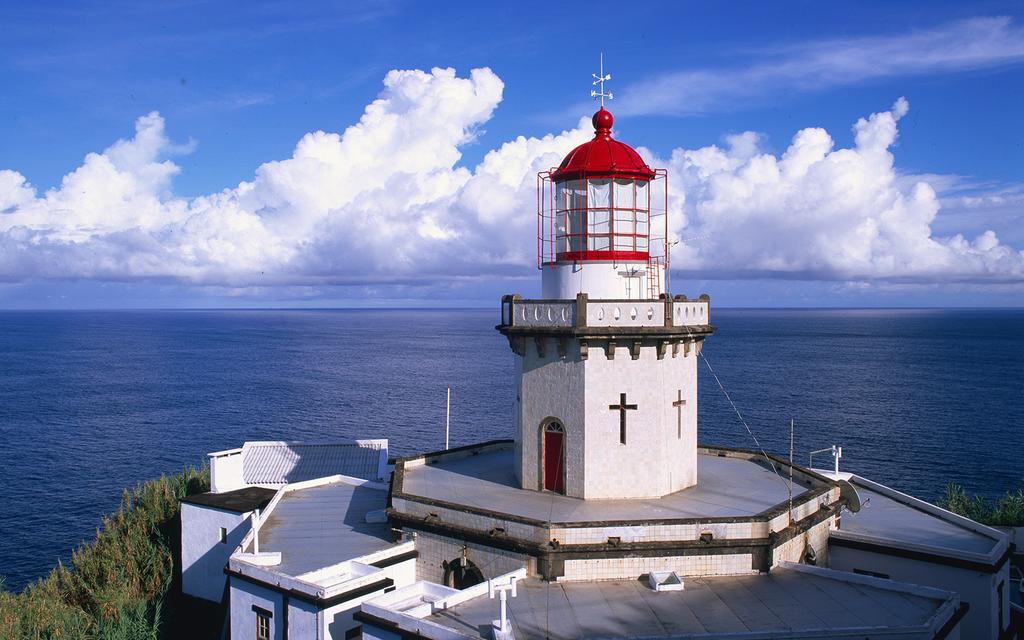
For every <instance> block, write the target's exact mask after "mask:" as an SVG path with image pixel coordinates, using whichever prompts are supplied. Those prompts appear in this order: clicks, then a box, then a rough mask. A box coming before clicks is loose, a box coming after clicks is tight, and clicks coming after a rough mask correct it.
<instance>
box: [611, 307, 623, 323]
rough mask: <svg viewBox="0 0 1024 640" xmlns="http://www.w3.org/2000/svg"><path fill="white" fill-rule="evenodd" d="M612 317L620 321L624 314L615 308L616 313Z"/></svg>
mask: <svg viewBox="0 0 1024 640" xmlns="http://www.w3.org/2000/svg"><path fill="white" fill-rule="evenodd" d="M612 315H613V316H614V317H615V319H616V320H618V319H619V317H621V316H622V312H621V311H619V308H618V307H615V312H614V313H613V314H612Z"/></svg>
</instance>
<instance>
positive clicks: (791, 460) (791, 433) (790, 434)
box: [789, 418, 796, 524]
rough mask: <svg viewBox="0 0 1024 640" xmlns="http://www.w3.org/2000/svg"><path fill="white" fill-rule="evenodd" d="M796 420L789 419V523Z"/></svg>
mask: <svg viewBox="0 0 1024 640" xmlns="http://www.w3.org/2000/svg"><path fill="white" fill-rule="evenodd" d="M795 424H796V421H795V420H793V418H790V419H789V523H790V524H793V427H794V425H795Z"/></svg>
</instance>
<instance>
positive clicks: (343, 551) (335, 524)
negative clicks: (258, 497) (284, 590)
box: [260, 482, 392, 576]
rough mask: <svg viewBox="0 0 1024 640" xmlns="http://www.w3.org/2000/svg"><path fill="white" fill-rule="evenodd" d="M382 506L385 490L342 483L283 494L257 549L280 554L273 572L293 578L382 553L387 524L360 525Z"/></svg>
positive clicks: (387, 536) (388, 542) (389, 540)
mask: <svg viewBox="0 0 1024 640" xmlns="http://www.w3.org/2000/svg"><path fill="white" fill-rule="evenodd" d="M386 503H387V491H383V490H381V489H376V488H369V487H366V486H355V485H352V484H347V483H345V482H333V483H330V484H324V485H319V486H315V487H309V488H305V489H295V490H293V491H289V492H287V493H285V494H284V496H282V498H281V501H280V502H278V503H277V505H276V506H275V507H274V509H273V510H272V511H271V512H270V515H269V516H268V517H267V520H266V522H264V523H263V525H262V526H261V527H260V551H279V552H281V564H280V565H277V566H275V567H274V570H276V571H280V572H282V573H286V574H288V575H292V576H298V575H300V574H303V573H306V572H309V571H313V570H316V569H321V568H323V567H326V566H329V565H332V564H336V563H339V562H344V561H346V560H351V559H353V558H358V557H359V556H364V555H366V554H368V553H373V552H375V551H380V550H381V549H386V548H388V547H390V546H391V545H392V538H391V527H390V525H388V524H387V523H381V524H368V523H367V522H366V514H367V512H370V511H377V510H380V509H383V508H384V507H385V505H386Z"/></svg>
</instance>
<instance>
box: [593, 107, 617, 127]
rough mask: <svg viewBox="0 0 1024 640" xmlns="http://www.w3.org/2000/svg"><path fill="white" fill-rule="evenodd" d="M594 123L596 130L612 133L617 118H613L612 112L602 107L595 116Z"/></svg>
mask: <svg viewBox="0 0 1024 640" xmlns="http://www.w3.org/2000/svg"><path fill="white" fill-rule="evenodd" d="M592 122H593V123H594V129H595V130H597V131H601V130H602V129H603V130H605V131H610V130H611V128H612V123H613V122H615V118H613V117H612V112H611V111H608V110H607V109H605V108H604V107H601V109H600V110H599V111H598V112H597V113H595V114H594V118H593V120H592Z"/></svg>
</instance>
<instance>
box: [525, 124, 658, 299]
mask: <svg viewBox="0 0 1024 640" xmlns="http://www.w3.org/2000/svg"><path fill="white" fill-rule="evenodd" d="M613 122H614V119H613V118H612V114H611V113H610V112H609V111H608V110H607V109H605V108H604V107H601V109H600V110H599V111H598V112H597V113H595V114H594V117H593V124H594V138H593V140H590V141H589V142H586V143H584V144H581V145H580V146H578V147H576V148H575V149H573V150H572V151H571V152H569V154H568V155H567V156H566V157H565V159H564V160H562V163H561V165H559V166H558V168H555V169H551V170H550V171H545V172H542V173H540V174H538V176H537V181H538V185H537V200H538V202H537V204H538V207H537V264H538V267H540V268H541V269H542V270H543V274H542V281H543V285H542V286H543V290H544V291H543V297H545V298H556V299H565V298H574V297H576V294H578V293H586V294H588V295H589V296H591V297H593V298H624V299H645V298H657V297H658V296H659V295H660V294H661V293H663V292H664V287H663V285H662V283H663V281H664V274H665V270H666V269H667V268H668V242H667V239H668V216H667V215H666V213H667V209H668V178H667V175H666V171H665V170H664V169H652V168H651V167H649V166H648V165H647V163H646V162H644V160H643V158H641V157H640V154H639V153H637V152H636V150H634V149H633V148H632V147H630V146H629V145H627V144H625V143H623V142H619V141H618V140H615V139H614V138H612V133H611V129H612V123H613Z"/></svg>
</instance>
